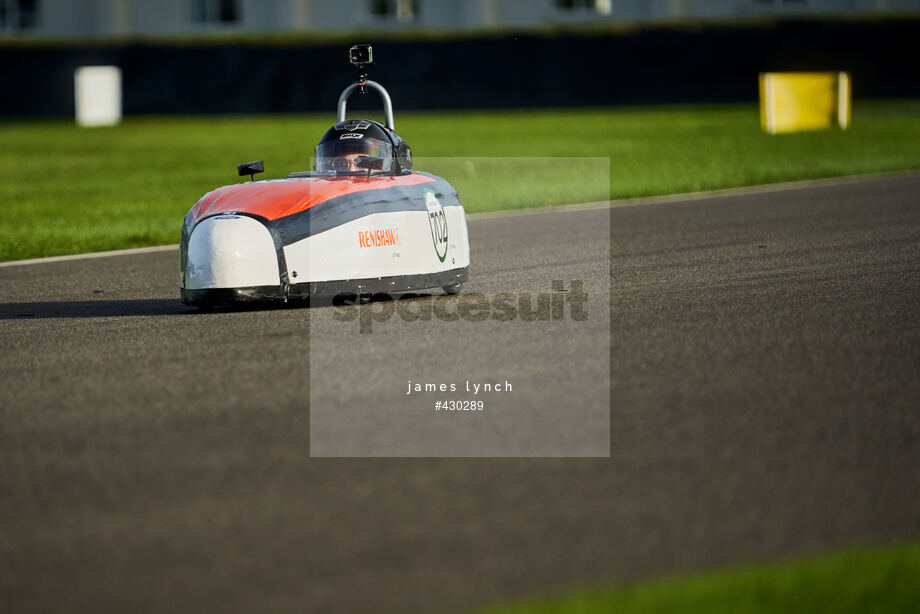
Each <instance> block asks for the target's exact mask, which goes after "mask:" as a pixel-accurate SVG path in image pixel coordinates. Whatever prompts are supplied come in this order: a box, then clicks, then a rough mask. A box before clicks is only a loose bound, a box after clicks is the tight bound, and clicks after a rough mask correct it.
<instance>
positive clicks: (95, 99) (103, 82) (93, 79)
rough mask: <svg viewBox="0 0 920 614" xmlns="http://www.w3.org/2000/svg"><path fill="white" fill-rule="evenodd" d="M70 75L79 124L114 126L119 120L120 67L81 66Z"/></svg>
mask: <svg viewBox="0 0 920 614" xmlns="http://www.w3.org/2000/svg"><path fill="white" fill-rule="evenodd" d="M73 78H74V102H75V103H76V112H77V113H76V114H77V124H78V125H80V126H114V125H115V124H117V123H118V122H120V121H121V69H120V68H119V67H117V66H81V67H80V68H78V69H77V70H76V72H74V76H73Z"/></svg>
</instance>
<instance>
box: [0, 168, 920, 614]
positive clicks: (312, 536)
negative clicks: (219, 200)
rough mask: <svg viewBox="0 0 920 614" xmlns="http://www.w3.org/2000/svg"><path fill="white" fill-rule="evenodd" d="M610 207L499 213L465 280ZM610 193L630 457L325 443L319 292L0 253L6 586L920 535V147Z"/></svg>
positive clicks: (205, 588) (535, 254) (140, 597)
mask: <svg viewBox="0 0 920 614" xmlns="http://www.w3.org/2000/svg"><path fill="white" fill-rule="evenodd" d="M599 215H607V211H606V210H597V209H594V210H585V211H564V212H546V213H536V214H530V215H517V216H494V217H482V218H478V219H476V220H473V221H472V222H471V224H470V233H471V237H473V245H474V253H473V259H474V265H475V267H474V272H473V279H472V281H471V283H470V284H469V286H468V288H467V290H468V291H471V292H472V291H477V290H479V291H493V289H494V287H495V286H496V284H497V285H498V286H501V284H502V283H503V282H501V281H500V280H501V279H512V278H513V279H517V280H518V281H517V282H515V283H518V284H521V283H523V284H524V285H526V284H528V283H531V284H533V290H535V291H542V290H543V289H545V282H546V280H545V279H543V278H542V277H543V274H542V273H541V268H539V267H538V268H536V269H535V268H533V267H532V266H528V265H527V264H525V263H526V262H527V261H528V260H531V261H532V262H540V258H541V254H545V253H547V252H546V250H547V248H549V249H550V251H551V252H552V253H557V252H559V251H560V250H561V251H564V250H565V245H564V244H563V245H550V246H547V245H545V244H535V243H534V242H533V241H532V240H531V239H532V237H533V236H535V235H539V234H540V232H541V229H545V228H547V227H551V228H553V229H554V231H555V232H554V233H550V234H553V235H556V236H558V237H559V241H566V240H567V239H568V238H570V237H571V236H573V235H577V233H578V231H579V229H580V228H585V227H586V225H591V224H594V223H597V221H598V217H597V216H599ZM610 215H611V222H612V225H611V228H612V230H611V238H612V242H611V247H610V249H611V265H610V273H611V284H612V294H611V296H612V313H613V324H612V335H611V339H612V344H611V371H612V375H613V393H612V403H611V407H612V411H611V447H610V452H611V454H610V458H594V459H334V458H309V457H308V451H307V442H308V438H309V433H308V428H309V426H308V391H307V389H306V387H307V384H306V381H305V369H306V365H307V364H308V360H309V358H310V357H309V355H308V351H309V350H308V344H309V334H310V333H309V320H310V317H311V316H310V311H311V309H302V308H301V309H281V310H268V311H238V312H226V313H211V314H198V313H195V312H194V311H191V310H189V309H186V308H185V307H184V306H182V305H181V304H180V303H179V302H178V301H177V299H176V295H177V291H176V285H177V272H176V268H177V267H176V260H177V258H176V254H174V253H156V254H134V255H126V256H121V257H110V258H98V259H93V260H73V261H65V262H55V263H47V264H33V265H28V266H15V267H5V268H0V291H2V302H0V320H2V325H0V326H2V328H0V347H2V353H0V374H2V382H3V385H2V390H0V610H2V611H4V612H26V611H98V612H102V611H142V612H143V611H149V612H159V611H166V610H169V611H177V612H181V611H224V612H235V611H238V612H249V611H294V610H298V611H322V612H361V611H374V612H401V613H411V612H431V613H439V612H455V611H462V610H464V609H466V608H470V607H475V606H479V605H482V604H486V603H489V602H493V601H495V600H505V599H510V598H517V597H522V596H531V595H535V594H544V593H553V592H557V591H565V590H567V589H571V588H573V587H581V586H585V585H592V584H596V583H607V582H611V581H628V580H633V579H639V578H648V577H655V576H660V575H666V574H672V573H680V572H686V571H691V570H699V569H705V568H712V567H719V566H723V565H732V564H736V563H739V562H753V561H763V560H775V559H782V558H785V557H787V556H793V555H804V554H810V553H817V552H823V551H826V550H829V549H834V548H841V547H849V546H857V545H862V544H875V543H883V542H891V541H898V540H903V539H916V538H917V537H918V536H920V412H918V411H917V408H918V406H920V377H918V373H920V315H918V313H920V310H918V305H920V300H918V299H920V175H917V174H907V175H899V176H890V177H875V178H867V179H864V180H857V181H853V180H850V181H843V182H840V183H834V184H829V185H819V186H805V187H799V188H795V189H787V190H779V191H767V192H763V193H751V194H741V195H722V196H706V197H700V198H695V199H690V200H687V201H683V202H662V203H658V204H654V203H653V204H649V203H643V204H641V205H639V206H622V207H619V206H616V207H614V208H613V209H611V210H610ZM511 252H513V253H517V254H521V255H522V257H521V258H518V259H513V260H510V261H509V259H508V258H507V254H508V253H511ZM585 266H589V265H585ZM509 269H510V272H509ZM515 273H516V275H515ZM581 273H582V274H583V275H584V277H585V278H590V277H591V275H592V274H593V273H594V271H591V270H584V271H581ZM549 275H551V274H550V273H547V275H546V276H547V277H549ZM521 280H524V281H521ZM327 309H328V308H327ZM486 330H487V329H486V328H484V327H470V333H469V334H468V335H465V336H464V337H463V341H462V342H459V345H458V351H461V352H468V351H475V349H476V347H477V346H483V345H485V344H501V343H503V342H505V341H506V340H503V339H502V338H500V337H499V338H495V335H496V333H495V331H494V330H493V329H488V330H489V333H488V336H487V338H483V337H484V335H483V333H484V332H485V331H486ZM367 337H368V339H369V340H368V341H367V343H369V344H374V343H378V342H382V341H383V340H384V338H385V339H386V341H387V343H397V344H398V339H394V338H392V337H387V336H376V335H369V336H367ZM392 349H394V350H395V351H396V352H397V353H401V354H402V355H411V352H412V348H411V347H399V346H398V345H397V346H396V347H395V348H392ZM313 358H314V359H315V358H316V357H315V356H314V357H313ZM328 358H329V360H330V361H332V360H335V358H336V357H335V356H334V355H331V356H329V357H328ZM531 358H532V359H533V360H537V361H541V362H540V364H542V368H543V369H545V371H546V372H547V373H549V372H551V371H557V370H559V369H565V364H560V363H559V362H558V361H556V359H555V357H554V356H552V355H539V356H533V357H531ZM584 385H585V386H586V387H587V386H592V385H595V386H596V385H597V382H584Z"/></svg>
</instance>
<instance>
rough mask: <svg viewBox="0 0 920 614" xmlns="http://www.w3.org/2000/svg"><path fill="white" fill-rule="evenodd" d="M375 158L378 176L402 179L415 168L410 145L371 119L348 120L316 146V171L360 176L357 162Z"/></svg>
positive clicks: (336, 126)
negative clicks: (397, 176) (401, 176)
mask: <svg viewBox="0 0 920 614" xmlns="http://www.w3.org/2000/svg"><path fill="white" fill-rule="evenodd" d="M361 156H367V157H370V158H373V159H374V160H373V162H375V164H372V165H371V166H370V169H372V170H373V172H374V173H375V174H381V175H394V174H395V175H400V174H404V173H407V172H409V169H411V168H412V152H411V151H410V149H409V145H408V144H406V142H405V141H404V140H402V138H400V136H399V135H398V134H396V133H395V132H393V131H392V130H390V129H389V128H387V127H385V126H384V125H383V124H380V123H378V122H375V121H371V120H369V119H349V120H346V121H343V122H339V123H337V124H336V125H334V126H333V127H332V128H329V130H327V131H326V134H324V135H323V138H321V139H320V140H319V144H318V145H317V146H316V154H315V158H314V166H313V168H314V170H316V171H320V172H335V173H336V174H346V175H347V174H352V173H354V174H359V173H365V172H367V169H366V168H365V169H362V168H360V167H358V158H360V157H361Z"/></svg>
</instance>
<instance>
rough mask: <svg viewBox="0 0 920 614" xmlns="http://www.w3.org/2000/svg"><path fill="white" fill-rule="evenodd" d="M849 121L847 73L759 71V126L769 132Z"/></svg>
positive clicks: (840, 124) (793, 130)
mask: <svg viewBox="0 0 920 614" xmlns="http://www.w3.org/2000/svg"><path fill="white" fill-rule="evenodd" d="M835 123H836V124H837V125H838V126H840V127H841V128H846V127H847V126H848V125H849V124H850V76H849V75H848V74H847V73H845V72H764V73H760V125H761V126H763V129H764V130H766V131H767V132H769V133H770V134H777V133H780V132H797V131H799V130H818V129H821V128H829V127H830V126H832V125H833V124H835Z"/></svg>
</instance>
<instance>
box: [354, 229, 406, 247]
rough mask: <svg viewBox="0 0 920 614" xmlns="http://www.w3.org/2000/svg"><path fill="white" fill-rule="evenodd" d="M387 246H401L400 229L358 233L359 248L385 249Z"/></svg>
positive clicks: (360, 231) (361, 231)
mask: <svg viewBox="0 0 920 614" xmlns="http://www.w3.org/2000/svg"><path fill="white" fill-rule="evenodd" d="M386 245H399V228H381V229H379V230H359V231H358V247H383V246H386Z"/></svg>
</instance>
